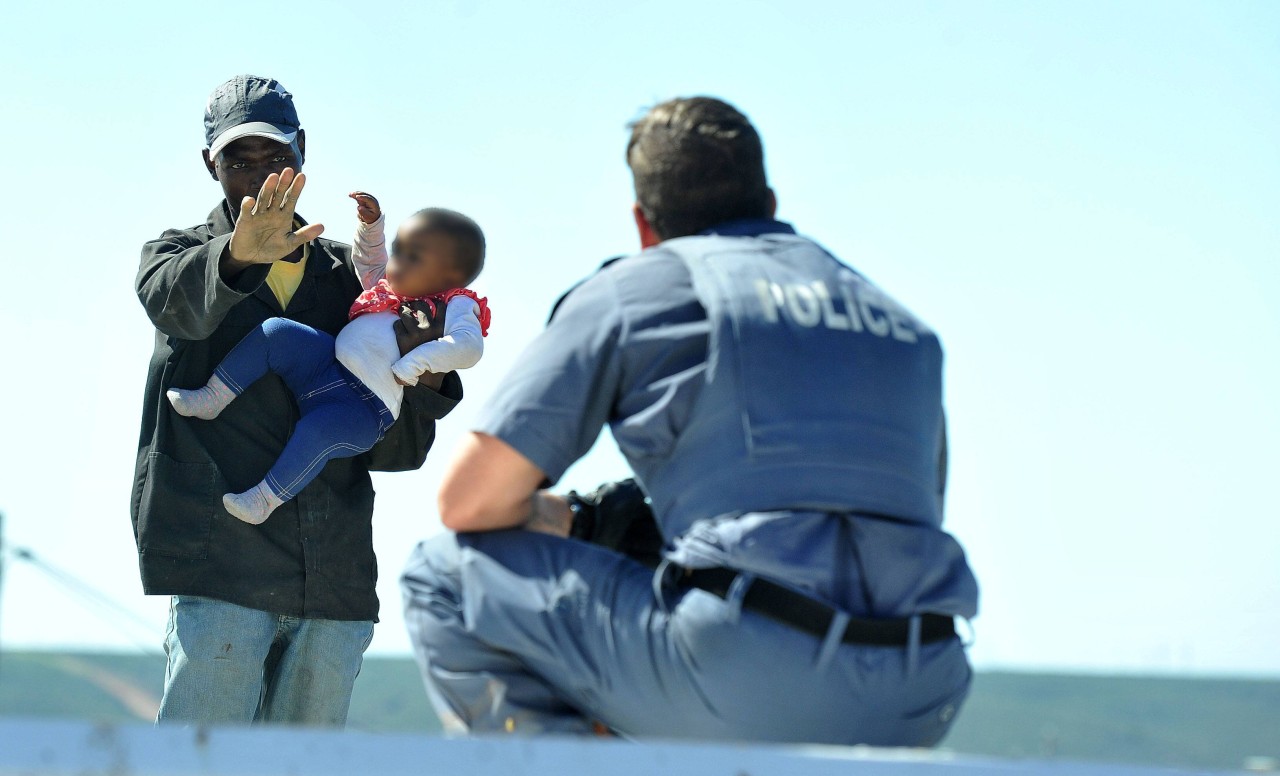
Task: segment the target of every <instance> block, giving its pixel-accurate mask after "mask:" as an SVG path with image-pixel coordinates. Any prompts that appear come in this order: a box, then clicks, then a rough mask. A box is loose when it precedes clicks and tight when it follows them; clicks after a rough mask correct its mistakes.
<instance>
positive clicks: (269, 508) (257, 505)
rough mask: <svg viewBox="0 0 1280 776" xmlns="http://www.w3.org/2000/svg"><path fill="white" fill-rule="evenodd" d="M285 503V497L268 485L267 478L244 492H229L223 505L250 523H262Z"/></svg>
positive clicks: (224, 498)
mask: <svg viewBox="0 0 1280 776" xmlns="http://www.w3.org/2000/svg"><path fill="white" fill-rule="evenodd" d="M283 503H284V499H282V498H280V497H279V496H277V495H276V494H275V492H274V491H272V490H271V488H269V487H267V481H266V480H263V481H262V482H259V483H258V484H257V485H255V486H253V487H252V488H249V489H248V490H246V491H245V492H244V493H228V494H227V495H225V496H223V497H222V506H224V507H226V509H227V511H228V512H230V513H231V514H232V515H234V516H235V517H237V518H239V519H240V520H243V521H245V522H246V523H249V524H250V525H261V524H262V522H263V521H264V520H266V519H267V517H269V516H270V515H271V513H272V512H274V511H275V508H276V507H278V506H280V505H281V504H283Z"/></svg>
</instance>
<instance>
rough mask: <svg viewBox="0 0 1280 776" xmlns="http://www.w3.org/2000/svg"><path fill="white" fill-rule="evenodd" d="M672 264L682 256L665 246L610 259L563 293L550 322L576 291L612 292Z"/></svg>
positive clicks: (579, 293)
mask: <svg viewBox="0 0 1280 776" xmlns="http://www.w3.org/2000/svg"><path fill="white" fill-rule="evenodd" d="M669 264H675V265H678V264H679V259H678V257H677V256H676V255H675V254H674V253H672V252H671V251H666V250H662V249H661V248H650V249H649V250H646V251H642V252H640V253H632V254H623V255H621V256H614V257H612V258H610V259H606V260H605V261H604V263H603V264H601V265H600V267H599V268H598V269H597V270H596V271H595V272H593V273H592V274H590V275H588V276H587V277H585V278H583V279H582V280H579V281H578V282H577V283H575V284H573V286H571V287H570V288H569V290H568V291H566V292H564V293H563V294H561V295H560V298H559V299H557V300H556V302H555V304H554V305H552V306H551V314H550V315H548V316H547V322H548V323H550V322H551V320H552V319H553V318H555V316H556V312H557V311H559V310H560V308H561V306H563V305H564V303H565V302H566V301H567V300H568V299H569V298H570V297H573V296H574V295H575V294H578V295H581V294H591V293H593V292H595V293H605V292H612V291H614V290H615V289H617V288H618V286H619V285H620V284H622V285H624V286H625V285H627V284H629V283H630V281H632V280H633V279H635V278H638V277H641V276H651V273H653V271H654V270H655V269H657V268H659V267H662V266H665V265H669Z"/></svg>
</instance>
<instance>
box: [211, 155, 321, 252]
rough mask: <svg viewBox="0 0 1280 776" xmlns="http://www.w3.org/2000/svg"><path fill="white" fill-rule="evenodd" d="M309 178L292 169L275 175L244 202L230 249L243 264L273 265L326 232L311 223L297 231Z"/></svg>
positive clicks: (242, 202) (269, 177) (272, 174)
mask: <svg viewBox="0 0 1280 776" xmlns="http://www.w3.org/2000/svg"><path fill="white" fill-rule="evenodd" d="M306 183H307V176H306V175H303V174H302V173H298V174H297V175H294V174H293V168H292V167H286V168H284V171H283V172H281V173H280V174H279V175H277V174H276V173H274V172H273V173H271V174H270V175H269V176H267V180H266V182H265V183H263V184H262V190H261V191H259V192H258V196H257V197H256V198H255V197H245V198H244V199H243V200H242V201H241V202H240V215H239V216H238V217H237V218H236V228H235V231H234V232H232V233H231V245H230V246H229V250H230V252H231V258H232V260H233V261H236V262H239V263H240V264H242V265H243V264H271V263H272V262H275V261H279V260H280V259H283V258H284V257H285V256H288V255H289V254H290V253H293V252H294V251H295V250H297V249H298V247H299V246H300V245H302V244H304V243H308V242H311V241H312V240H314V239H316V238H317V237H319V236H320V234H321V233H322V232H324V226H323V225H322V224H308V225H307V226H304V227H302V228H301V229H299V230H298V231H296V232H295V231H293V210H294V208H295V207H296V206H297V204H298V197H300V196H301V195H302V188H303V186H305V185H306Z"/></svg>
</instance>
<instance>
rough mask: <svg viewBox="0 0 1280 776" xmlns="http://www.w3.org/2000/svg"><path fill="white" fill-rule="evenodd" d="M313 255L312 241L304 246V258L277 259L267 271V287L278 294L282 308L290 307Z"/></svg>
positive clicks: (277, 297)
mask: <svg viewBox="0 0 1280 776" xmlns="http://www.w3.org/2000/svg"><path fill="white" fill-rule="evenodd" d="M310 255H311V243H306V244H304V245H303V246H302V258H301V259H298V260H297V261H277V262H276V263H274V264H272V265H271V271H270V272H268V273H267V281H266V282H267V288H270V289H271V293H273V294H275V295H276V301H277V302H279V303H280V309H281V310H288V309H289V302H290V301H292V300H293V294H294V292H296V291H297V290H298V285H299V284H300V283H302V276H303V274H304V273H305V272H306V271H307V258H308V257H309V256H310Z"/></svg>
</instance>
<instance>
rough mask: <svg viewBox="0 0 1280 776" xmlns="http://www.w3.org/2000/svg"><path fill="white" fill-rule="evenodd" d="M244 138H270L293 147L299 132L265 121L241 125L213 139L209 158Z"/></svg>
mask: <svg viewBox="0 0 1280 776" xmlns="http://www.w3.org/2000/svg"><path fill="white" fill-rule="evenodd" d="M242 137H269V138H271V139H272V140H274V141H276V142H277V143H281V144H283V145H292V144H293V141H294V140H297V139H298V131H297V130H296V129H294V130H290V129H286V128H285V127H280V126H277V125H275V124H268V123H267V122H265V121H251V122H249V123H248V124H240V125H239V126H235V127H232V128H231V129H228V130H227V131H226V132H223V133H222V134H221V135H218V136H217V137H216V138H214V139H213V143H212V144H210V145H209V158H211V159H212V158H213V157H215V156H217V155H218V154H219V153H221V151H222V149H224V148H226V147H227V146H228V145H230V144H231V143H233V142H234V141H236V140H239V139H240V138H242Z"/></svg>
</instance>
